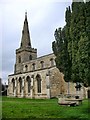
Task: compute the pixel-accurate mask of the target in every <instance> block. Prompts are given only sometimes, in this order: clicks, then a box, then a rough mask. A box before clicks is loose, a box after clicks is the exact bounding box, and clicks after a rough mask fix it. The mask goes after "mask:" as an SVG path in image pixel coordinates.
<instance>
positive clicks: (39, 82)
mask: <svg viewBox="0 0 90 120" xmlns="http://www.w3.org/2000/svg"><path fill="white" fill-rule="evenodd" d="M36 79H37V92H38V93H41V77H40V75H37V76H36Z"/></svg>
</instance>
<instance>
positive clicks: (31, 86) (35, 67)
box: [8, 13, 86, 99]
mask: <svg viewBox="0 0 90 120" xmlns="http://www.w3.org/2000/svg"><path fill="white" fill-rule="evenodd" d="M63 76H64V75H63V74H62V73H60V71H59V70H58V68H57V67H56V64H55V55H54V54H53V53H52V54H48V55H45V56H42V57H37V49H34V48H32V46H31V40H30V34H29V27H28V21H27V13H25V20H24V25H23V30H22V38H21V44H20V48H19V49H16V63H15V67H14V74H12V75H9V76H8V96H12V97H27V98H43V99H44V98H48V99H49V98H52V97H57V96H58V95H59V94H67V92H68V83H66V82H65V81H64V79H63ZM69 92H70V93H72V94H76V92H78V91H76V88H75V84H74V83H70V90H69ZM79 94H80V95H81V96H82V97H86V89H85V88H84V87H83V86H82V87H81V89H80V90H79Z"/></svg>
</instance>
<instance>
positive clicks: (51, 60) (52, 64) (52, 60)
mask: <svg viewBox="0 0 90 120" xmlns="http://www.w3.org/2000/svg"><path fill="white" fill-rule="evenodd" d="M50 62H51V66H54V59H53V58H51V59H50Z"/></svg>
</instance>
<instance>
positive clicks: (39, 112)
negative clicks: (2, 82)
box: [2, 97, 88, 120]
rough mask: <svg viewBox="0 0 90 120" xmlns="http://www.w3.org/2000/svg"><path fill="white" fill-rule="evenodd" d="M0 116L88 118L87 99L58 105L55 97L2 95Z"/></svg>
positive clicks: (76, 119)
mask: <svg viewBox="0 0 90 120" xmlns="http://www.w3.org/2000/svg"><path fill="white" fill-rule="evenodd" d="M2 117H3V118H45V119H46V118H71V119H75V120H78V119H82V118H84V119H86V118H87V119H88V100H83V103H82V105H80V106H76V107H68V106H60V105H58V103H57V99H50V100H47V99H44V100H43V99H26V98H9V97H2ZM69 120H70V119H69Z"/></svg>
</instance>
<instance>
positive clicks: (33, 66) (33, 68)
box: [32, 63, 35, 71]
mask: <svg viewBox="0 0 90 120" xmlns="http://www.w3.org/2000/svg"><path fill="white" fill-rule="evenodd" d="M32 70H33V71H34V70H35V63H33V64H32Z"/></svg>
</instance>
